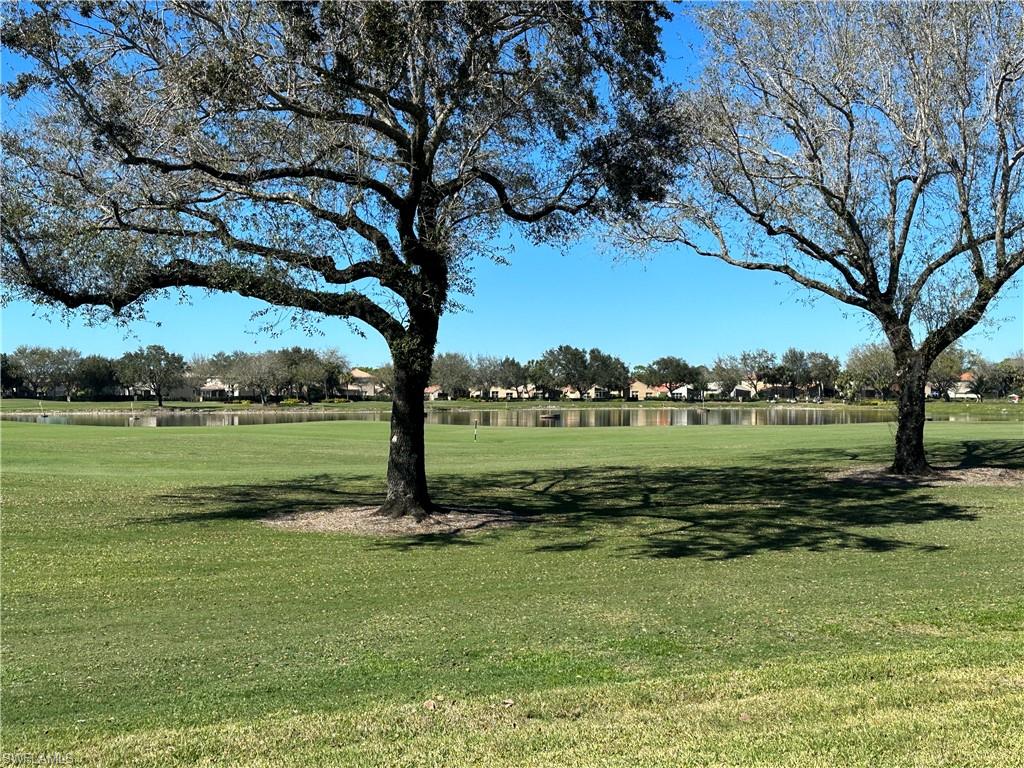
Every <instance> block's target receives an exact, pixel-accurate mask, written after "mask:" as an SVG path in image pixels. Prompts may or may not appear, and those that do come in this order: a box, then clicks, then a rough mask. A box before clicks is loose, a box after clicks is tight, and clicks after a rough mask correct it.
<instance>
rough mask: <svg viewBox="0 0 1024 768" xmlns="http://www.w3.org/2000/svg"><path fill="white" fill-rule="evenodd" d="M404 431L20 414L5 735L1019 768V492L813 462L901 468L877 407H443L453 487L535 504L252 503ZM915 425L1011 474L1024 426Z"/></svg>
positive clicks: (498, 762) (197, 747) (347, 757)
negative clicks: (675, 410) (564, 417)
mask: <svg viewBox="0 0 1024 768" xmlns="http://www.w3.org/2000/svg"><path fill="white" fill-rule="evenodd" d="M386 429H387V427H386V425H384V424H376V423H314V424H299V425H276V426H271V427H243V428H236V429H224V430H214V429H165V430H128V429H117V428H110V427H104V428H89V427H59V426H54V427H45V426H36V425H27V424H4V425H3V433H2V436H3V446H2V447H3V470H4V472H3V485H4V515H3V549H2V554H3V563H2V567H3V570H2V576H3V584H2V587H3V594H2V609H3V651H4V653H3V670H2V682H3V700H2V712H0V714H2V724H3V731H2V739H3V743H2V748H3V751H5V752H11V751H22V750H27V751H32V752H42V751H59V752H72V753H74V754H75V756H76V757H77V758H78V760H79V762H81V763H84V764H124V765H195V764H201V765H225V766H228V765H232V766H233V765H266V766H278V765H295V766H302V765H346V764H351V765H360V766H362V765H388V766H391V765H410V766H412V765H446V766H451V765H463V764H465V765H470V764H474V765H487V766H502V765H508V766H520V765H564V766H575V765H609V766H610V765H623V766H625V765H641V764H642V765H665V766H669V765H671V766H677V765H744V766H746V765H763V766H781V765H801V766H805V765H806V766H810V765H822V766H824V765H829V766H833V765H844V766H846V765H864V766H868V765H871V766H875V765H887V766H893V765H907V766H911V765H913V766H931V765H935V766H938V765H949V766H967V765H992V766H996V765H999V766H1002V765H1007V766H1010V765H1019V764H1021V763H1024V747H1022V745H1021V740H1020V739H1019V723H1020V722H1021V721H1022V719H1024V663H1022V662H1021V658H1022V655H1024V634H1022V633H1024V597H1022V595H1024V569H1022V566H1021V559H1020V557H1021V555H1020V553H1021V544H1022V538H1024V536H1022V531H1024V515H1022V509H1021V502H1020V498H1021V492H1020V490H1021V489H1020V488H1005V487H1003V488H999V487H975V488H963V487H955V488H952V487H942V488H924V489H909V488H900V487H890V488H884V489H880V488H870V487H855V486H844V487H838V486H836V485H835V484H833V483H830V482H828V480H827V479H826V478H825V476H824V475H825V473H826V472H827V471H828V470H829V469H830V468H835V467H836V466H838V465H843V466H849V465H853V464H855V463H857V462H862V461H874V462H879V461H883V460H884V459H885V458H886V454H887V451H888V446H889V443H890V441H891V430H892V425H886V424H879V425H856V426H837V427H788V428H738V427H722V428H699V429H697V428H693V429H653V428H652V429H638V430H614V429H589V430H564V431H563V430H527V429H522V430H515V429H505V430H498V429H485V430H482V431H481V441H480V442H479V443H477V444H474V443H473V442H472V430H471V429H469V428H459V427H434V428H428V440H429V454H428V462H429V472H430V473H431V476H432V478H433V480H434V487H435V490H436V493H437V494H438V496H439V497H440V498H441V500H442V501H448V502H453V503H454V502H461V503H473V504H481V505H502V506H505V507H511V508H514V509H516V510H518V511H521V512H531V513H535V514H536V515H537V522H536V523H535V524H534V525H531V526H530V527H528V528H526V529H523V530H517V531H503V532H498V533H490V534H484V535H480V536H476V537H472V538H468V539H461V540H460V539H456V540H452V539H446V538H443V537H422V538H411V539H405V540H399V541H393V540H392V541H377V540H367V539H358V538H354V537H349V536H344V535H323V534H296V533H287V532H281V531H275V530H271V529H268V528H265V527H262V526H260V525H259V524H258V523H256V522H255V521H254V520H253V518H254V516H257V515H259V514H261V513H263V512H266V511H273V510H284V509H289V510H291V509H296V508H310V509H312V508H321V507H324V506H329V505H337V504H346V503H370V502H372V501H373V500H375V498H376V493H377V491H378V490H379V487H380V481H381V478H382V475H383V466H384V458H385V450H386ZM928 436H929V444H930V446H932V448H933V452H934V457H935V458H936V459H939V460H941V461H945V462H949V463H958V462H968V463H971V462H975V461H979V460H985V461H986V462H988V463H991V464H994V465H1002V466H1024V434H1022V430H1021V427H1020V425H1019V424H972V425H964V424H945V423H944V424H939V423H935V424H931V425H929V435H928ZM428 698H431V699H433V700H434V701H435V702H436V704H437V707H436V709H434V710H428V709H426V708H424V707H423V706H422V705H423V702H424V700H426V699H428ZM506 700H510V701H512V702H513V703H512V704H511V705H509V706H506V705H505V704H504V703H503V702H504V701H506Z"/></svg>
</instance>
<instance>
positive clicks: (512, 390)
mask: <svg viewBox="0 0 1024 768" xmlns="http://www.w3.org/2000/svg"><path fill="white" fill-rule="evenodd" d="M531 390H532V387H499V386H493V387H487V388H485V389H476V390H473V391H472V392H470V393H469V396H470V397H475V398H479V399H482V400H521V399H523V398H528V397H530V394H529V391H531Z"/></svg>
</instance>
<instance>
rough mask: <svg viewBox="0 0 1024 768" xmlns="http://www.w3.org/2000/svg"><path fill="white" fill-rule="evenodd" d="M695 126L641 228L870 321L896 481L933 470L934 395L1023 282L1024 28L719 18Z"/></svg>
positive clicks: (960, 15)
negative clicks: (892, 391)
mask: <svg viewBox="0 0 1024 768" xmlns="http://www.w3.org/2000/svg"><path fill="white" fill-rule="evenodd" d="M697 17H698V20H699V22H700V25H701V27H702V29H703V31H704V33H705V35H706V39H707V49H708V50H707V53H708V55H707V59H706V60H705V61H704V75H703V77H702V79H701V80H700V82H699V84H698V85H697V86H696V87H695V88H694V89H693V90H692V91H690V92H688V93H687V94H685V96H684V97H683V98H682V100H681V102H680V124H681V125H685V126H687V128H686V130H687V131H690V130H691V129H692V128H693V127H699V128H700V130H699V132H698V133H697V135H694V136H693V139H694V143H693V146H692V148H691V150H690V152H688V154H687V157H686V161H687V162H685V163H684V164H683V165H682V167H681V169H680V179H681V182H680V184H679V189H678V194H677V195H675V196H673V197H672V198H671V205H668V206H662V207H660V208H658V209H657V211H656V213H660V214H662V215H661V216H656V217H655V220H654V221H648V222H647V223H646V225H645V227H643V229H642V231H641V236H642V237H643V238H644V240H645V241H649V240H650V239H652V238H653V239H655V240H665V241H670V242H675V243H683V244H685V245H687V246H689V248H690V249H692V250H693V251H695V252H697V253H698V254H702V255H706V256H711V257H716V258H719V259H722V260H723V261H726V262H728V263H729V264H733V265H736V266H739V267H742V268H745V269H752V270H768V271H772V272H775V273H779V274H781V275H785V276H786V277H788V278H790V279H791V280H793V281H795V282H796V283H799V284H800V285H801V286H804V287H806V288H809V289H811V290H812V291H817V292H820V293H822V294H825V295H827V296H830V297H832V298H833V299H836V300H838V301H840V302H844V303H845V304H848V305H851V306H853V307H856V308H858V309H861V310H864V311H865V312H867V313H869V314H870V315H872V316H873V317H874V318H875V319H877V321H878V323H879V324H880V326H881V330H882V332H883V333H884V335H885V337H886V339H887V341H888V344H889V346H890V347H891V349H892V352H893V354H894V355H895V365H896V372H895V378H896V382H895V383H896V385H897V387H898V389H899V410H898V413H899V423H898V427H897V432H896V450H895V458H894V461H893V465H892V469H893V470H894V471H895V472H897V473H903V474H909V473H920V472H926V471H928V469H929V467H928V462H927V460H926V456H925V451H924V423H925V409H924V406H925V394H924V393H925V382H926V380H927V374H928V370H929V368H930V367H931V365H932V363H933V361H934V360H935V359H936V358H937V357H938V356H939V354H940V353H941V352H942V351H943V350H944V349H946V348H948V347H949V346H950V345H952V344H953V343H954V342H956V340H957V339H959V338H960V337H961V336H963V335H964V334H965V333H966V332H967V331H969V330H971V329H972V328H973V327H975V325H977V324H978V323H979V322H980V321H981V320H982V317H983V315H984V313H985V311H986V309H987V308H988V307H989V305H990V304H991V302H992V301H993V300H994V299H995V298H996V297H997V295H998V294H999V292H1000V289H1001V288H1002V287H1003V286H1005V285H1006V284H1007V282H1009V281H1010V280H1011V279H1012V278H1013V276H1014V275H1015V274H1016V273H1017V272H1018V271H1019V270H1020V269H1021V267H1022V266H1024V206H1022V194H1021V183H1022V176H1024V172H1022V168H1024V21H1022V13H1021V4H1020V3H1018V2H1007V3H910V2H899V3H852V2H850V3H752V4H729V3H723V4H717V5H711V6H704V7H702V8H700V9H699V10H698V12H697Z"/></svg>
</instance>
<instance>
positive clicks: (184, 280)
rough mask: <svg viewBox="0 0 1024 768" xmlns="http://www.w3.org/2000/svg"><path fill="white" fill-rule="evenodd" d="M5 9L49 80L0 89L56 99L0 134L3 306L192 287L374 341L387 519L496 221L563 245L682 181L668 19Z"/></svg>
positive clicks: (517, 12)
mask: <svg viewBox="0 0 1024 768" xmlns="http://www.w3.org/2000/svg"><path fill="white" fill-rule="evenodd" d="M5 13H7V14H8V20H7V23H5V25H4V31H3V43H4V46H6V47H8V48H9V49H11V50H13V51H15V52H16V53H18V54H20V55H21V56H23V57H25V58H26V59H28V60H29V61H31V62H32V65H33V67H32V69H30V70H29V71H27V72H25V73H23V74H22V75H21V76H19V77H18V78H17V79H16V80H15V81H14V82H13V83H12V84H11V85H10V86H9V87H8V88H7V95H8V96H9V97H10V98H11V99H15V100H16V99H18V98H20V97H22V96H24V95H25V94H27V93H29V92H36V93H38V94H41V96H42V98H41V99H37V100H35V101H34V102H33V103H37V104H40V105H41V106H40V107H39V109H38V110H37V111H36V112H35V113H34V114H29V115H28V116H27V117H26V118H25V119H21V120H18V121H13V122H12V124H11V125H9V126H5V132H4V138H3V141H4V150H5V153H4V164H3V185H4V196H3V208H2V216H3V219H4V231H3V238H4V239H3V243H4V247H3V266H4V272H5V277H6V278H7V280H8V283H9V285H10V290H11V291H12V292H13V295H15V296H20V297H25V298H28V299H30V300H32V301H36V302H42V303H58V304H60V305H62V306H66V307H71V308H80V309H82V310H83V311H86V312H90V313H92V314H94V315H96V316H98V317H100V318H103V317H108V316H110V315H116V316H119V317H122V318H132V317H135V316H137V315H138V314H139V313H141V311H142V306H143V303H144V300H145V299H147V298H149V297H151V296H153V295H155V294H157V293H159V292H161V291H166V290H172V289H181V288H186V287H193V288H199V289H208V290H212V291H226V292H234V293H238V294H241V295H244V296H249V297H254V298H256V299H260V300H263V301H265V302H267V303H269V304H271V305H277V306H280V307H285V308H288V309H289V310H294V311H295V312H298V313H300V317H301V316H302V313H306V314H308V315H327V316H334V317H342V318H350V319H355V320H358V321H361V322H362V323H365V324H366V325H368V326H370V327H372V328H373V329H375V330H376V331H378V332H379V333H381V334H382V335H383V337H384V338H385V340H386V341H387V342H388V345H389V348H390V350H391V355H392V358H393V362H394V374H395V376H394V387H393V392H394V400H395V407H394V408H393V410H392V440H391V444H390V445H391V454H390V459H389V468H388V502H387V504H386V506H385V508H384V509H382V511H384V512H387V513H389V514H406V513H408V514H413V515H416V516H423V515H426V514H429V511H430V508H431V502H430V501H429V495H428V493H427V490H426V478H425V471H424V465H423V437H422V390H423V387H424V386H425V385H426V383H427V381H428V379H429V375H430V367H431V362H432V358H433V354H434V346H435V343H436V338H437V328H438V323H439V319H440V316H441V314H442V313H443V312H445V311H446V310H448V309H450V308H452V307H453V306H455V304H456V300H455V299H454V298H453V293H454V292H456V291H459V290H468V289H469V287H470V284H471V283H470V278H471V274H470V260H471V258H472V257H473V256H475V255H477V254H479V253H487V252H489V251H491V248H490V245H489V243H490V242H491V240H492V236H493V235H494V234H495V233H496V232H497V230H498V228H499V227H501V226H505V225H509V226H514V227H520V228H522V229H523V230H524V231H525V232H526V234H527V235H528V236H530V237H533V238H547V239H552V238H558V237H567V236H569V235H570V234H572V233H574V232H577V231H579V230H580V229H581V228H584V227H587V226H589V225H590V224H591V223H593V221H594V220H595V218H596V217H601V216H603V214H604V213H606V212H609V211H611V210H615V211H619V212H620V213H621V212H623V211H628V210H629V209H630V207H631V205H632V204H633V203H634V202H635V201H636V200H638V199H653V198H656V197H658V196H659V195H660V194H661V189H662V186H663V184H664V182H665V181H667V180H668V178H669V174H670V165H669V163H668V162H658V161H653V162H652V161H651V160H650V159H649V158H658V157H670V156H671V154H672V153H671V152H665V151H663V150H665V149H666V148H667V146H668V145H670V144H671V143H673V142H675V141H676V139H675V135H676V134H675V132H674V131H671V130H668V126H667V124H666V123H665V122H664V120H663V119H661V118H659V115H662V110H661V106H662V105H663V103H664V100H663V99H662V98H661V96H660V91H659V90H658V89H657V88H656V81H657V79H658V77H659V73H660V66H661V62H662V58H663V54H662V50H661V44H660V39H659V38H660V22H661V20H663V19H665V18H667V16H668V13H667V11H666V10H665V9H664V8H663V7H662V6H661V5H660V4H658V3H631V2H582V1H581V2H558V3H555V2H547V3H533V2H494V3H423V2H360V3H333V2H331V3H312V2H310V3H297V2H256V1H255V0H251V1H250V2H226V1H223V0H222V1H220V2H211V3H202V4H199V3H176V4H173V5H172V4H166V5H163V4H161V5H153V4H146V3H141V2H109V3H106V2H105V3H79V4H77V5H71V4H62V3H41V4H39V5H37V6H35V7H33V8H30V7H29V6H27V5H18V6H10V7H8V8H7V9H5ZM15 123H16V124H15ZM655 148H658V150H659V151H654V149H655ZM492 255H495V256H499V254H492Z"/></svg>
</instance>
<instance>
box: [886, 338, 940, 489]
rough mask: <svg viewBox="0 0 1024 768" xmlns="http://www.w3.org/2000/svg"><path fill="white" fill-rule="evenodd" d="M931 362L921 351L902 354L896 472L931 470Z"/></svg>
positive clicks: (898, 377) (899, 360) (898, 373)
mask: <svg viewBox="0 0 1024 768" xmlns="http://www.w3.org/2000/svg"><path fill="white" fill-rule="evenodd" d="M927 373H928V366H927V364H925V362H924V360H922V359H921V356H920V355H917V354H911V355H907V356H898V357H897V360H896V383H897V384H898V385H899V390H900V391H899V400H898V402H897V423H896V454H895V457H894V459H893V463H892V468H891V469H892V472H894V473H895V474H898V475H921V474H926V473H928V472H930V471H931V467H930V466H929V464H928V460H927V458H926V457H925V453H924V422H925V401H926V398H925V393H924V386H925V381H926V378H927Z"/></svg>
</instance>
